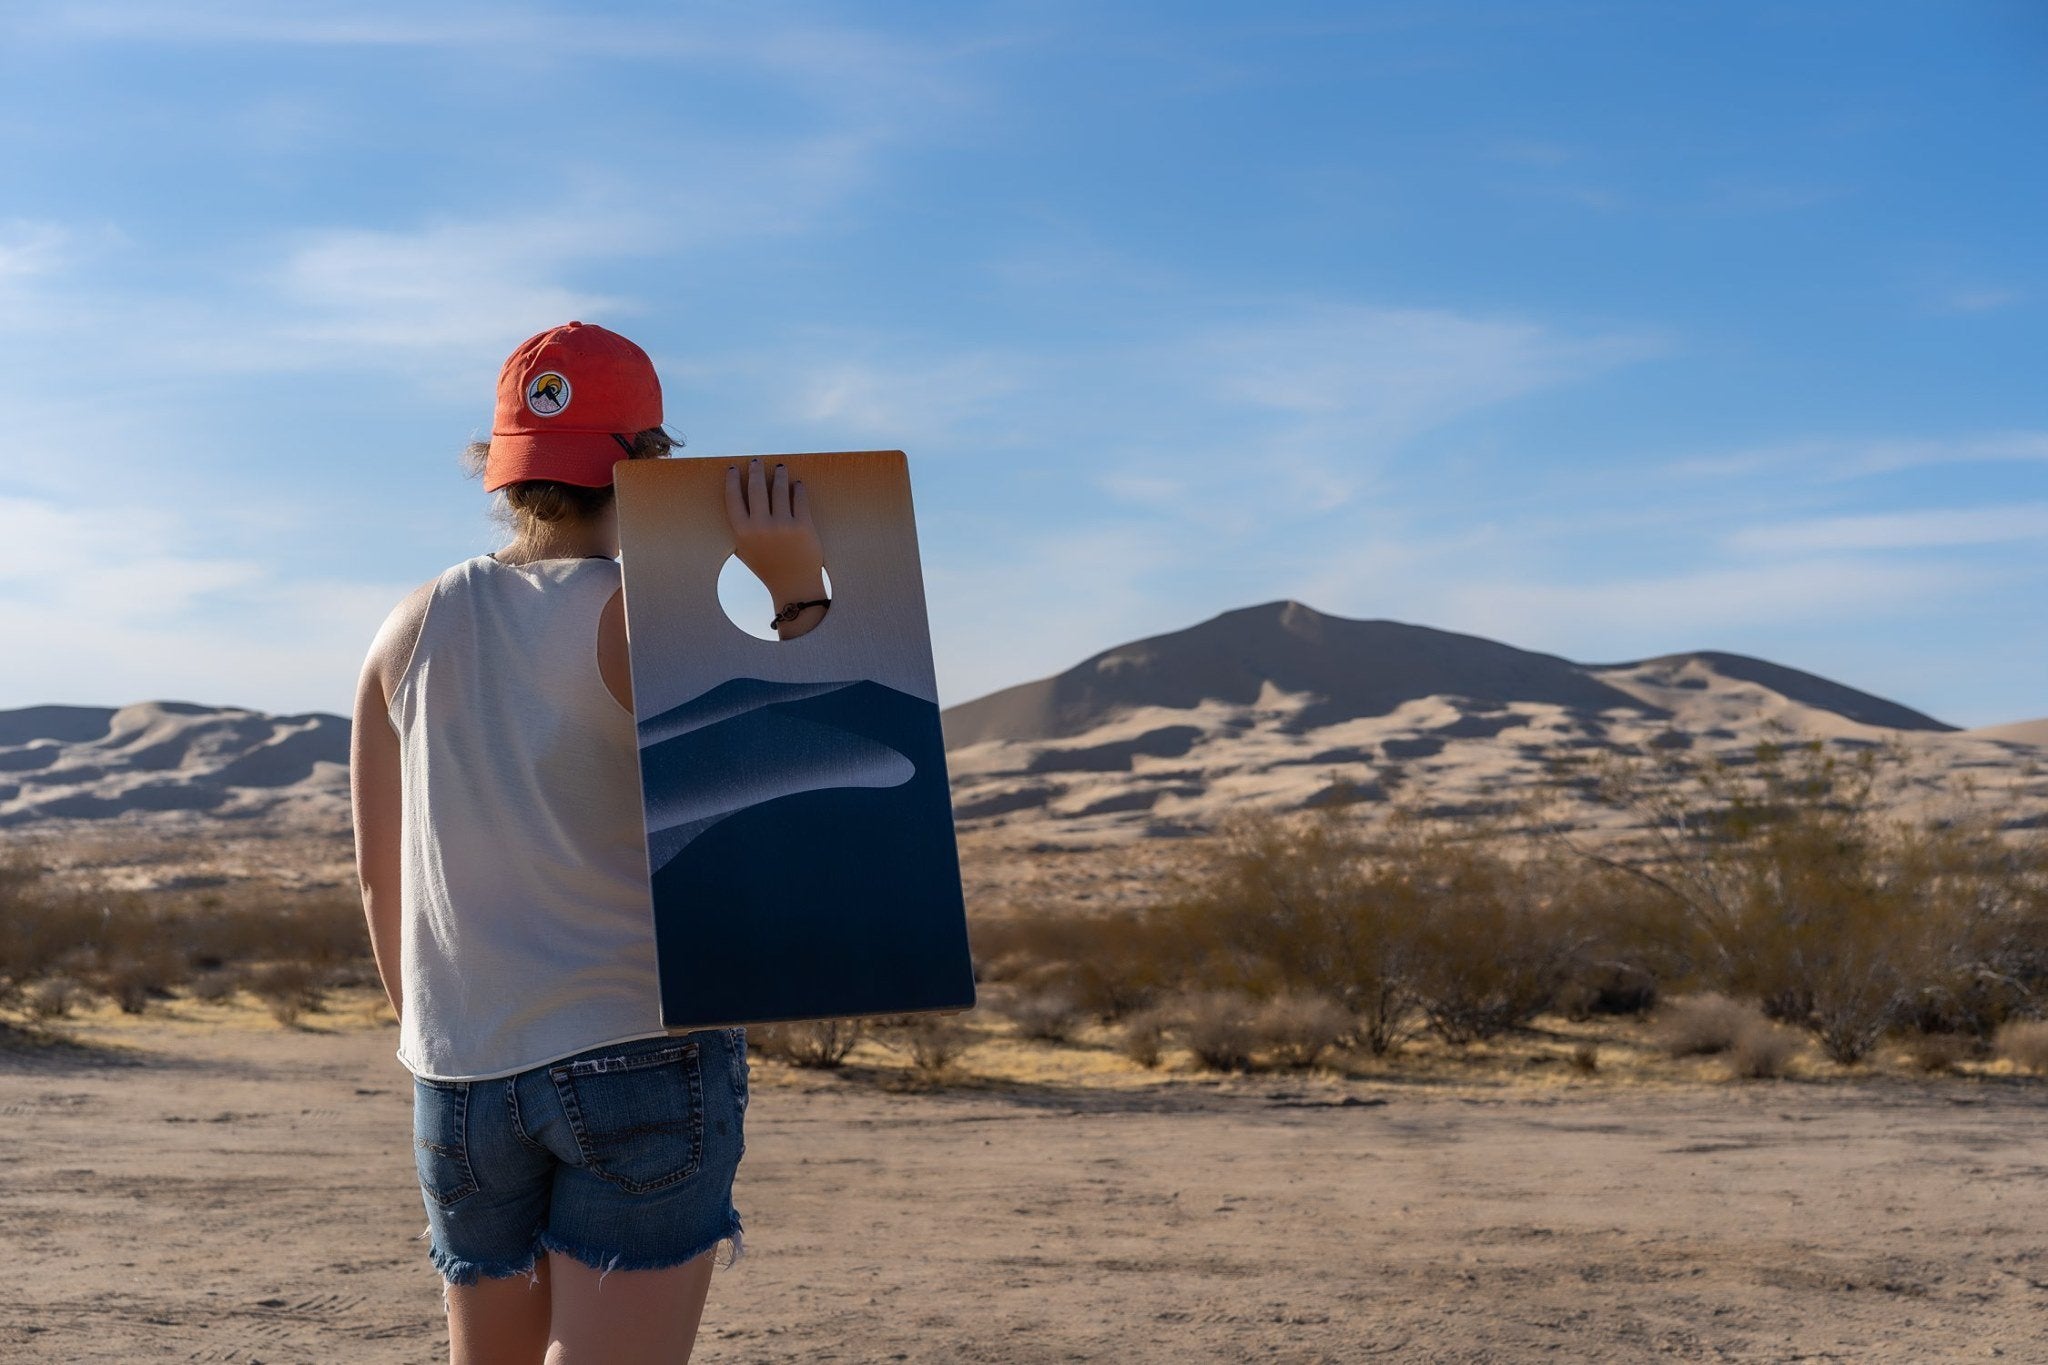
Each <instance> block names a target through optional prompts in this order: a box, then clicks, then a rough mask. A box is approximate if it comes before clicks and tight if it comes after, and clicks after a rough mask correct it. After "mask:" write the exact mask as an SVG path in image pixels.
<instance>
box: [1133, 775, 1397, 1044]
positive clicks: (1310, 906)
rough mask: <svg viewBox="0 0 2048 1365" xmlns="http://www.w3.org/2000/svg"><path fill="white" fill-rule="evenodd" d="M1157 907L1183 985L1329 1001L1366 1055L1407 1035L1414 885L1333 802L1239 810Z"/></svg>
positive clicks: (1193, 851)
mask: <svg viewBox="0 0 2048 1365" xmlns="http://www.w3.org/2000/svg"><path fill="white" fill-rule="evenodd" d="M1189 853H1190V860H1189V862H1188V863H1187V864H1185V865H1183V866H1181V867H1178V868H1176V869H1174V875H1173V881H1174V885H1173V887H1172V889H1171V890H1170V892H1169V894H1168V895H1167V897H1166V898H1165V899H1164V901H1163V902H1162V903H1161V905H1160V906H1159V907H1158V909H1157V910H1155V911H1154V914H1153V917H1154V918H1155V919H1156V920H1157V921H1158V922H1159V923H1160V924H1161V926H1162V927H1163V935H1162V936H1163V939H1164V941H1165V942H1167V943H1170V944H1173V945H1175V948H1176V951H1177V952H1178V953H1179V954H1180V955H1181V958H1180V960H1181V961H1182V963H1183V964H1184V970H1183V973H1182V975H1181V976H1180V977H1179V978H1177V980H1178V981H1179V982H1180V983H1181V984H1183V985H1185V986H1186V987H1189V988H1194V989H1200V988H1210V989H1220V990H1228V991H1238V992H1244V993H1249V994H1254V995H1262V996H1263V995H1271V994H1278V993H1285V992H1301V993H1308V994H1315V995H1321V996H1324V997H1327V998H1328V999H1331V1000H1335V1001H1336V1002H1338V1004H1339V1005H1340V1006H1342V1007H1343V1009H1344V1010H1345V1012H1346V1013H1347V1014H1349V1015H1351V1016H1352V1018H1353V1020H1354V1023H1353V1028H1352V1032H1353V1034H1354V1036H1356V1038H1357V1039H1358V1041H1359V1043H1360V1044H1361V1045H1363V1046H1365V1047H1367V1048H1369V1049H1371V1050H1372V1051H1373V1052H1374V1053H1376V1054H1377V1053H1384V1052H1387V1051H1388V1050H1390V1049H1392V1048H1393V1047H1396V1046H1398V1045H1399V1044H1400V1043H1401V1042H1402V1041H1403V1040H1404V1039H1405V1038H1406V1037H1408V1036H1409V1033H1410V1029H1411V1027H1412V1021H1413V1019H1414V1009H1413V1003H1414V1000H1413V995H1412V993H1411V991H1410V989H1409V981H1410V977H1411V975H1412V969H1413V958H1414V953H1415V939H1416V926H1417V925H1418V924H1419V923H1420V922H1421V918H1422V916H1421V908H1422V907H1420V906H1419V904H1418V901H1417V897H1416V894H1415V888H1414V886H1413V885H1412V884H1411V883H1410V881H1409V880H1408V879H1407V878H1405V877H1404V875H1403V873H1402V871H1401V869H1400V868H1399V867H1398V866H1397V863H1398V859H1397V858H1394V857H1390V856H1388V853H1387V851H1386V850H1385V849H1384V848H1383V847H1382V846H1381V843H1380V841H1379V839H1378V838H1377V837H1375V836H1373V835H1371V834H1369V833H1368V831H1367V829H1366V827H1365V826H1363V825H1362V824H1360V823H1359V822H1358V820H1357V819H1356V817H1355V815H1352V814H1347V812H1346V808H1345V806H1344V805H1343V804H1341V803H1331V804H1326V805H1323V806H1320V807H1318V808H1316V809H1315V810H1314V811H1313V812H1311V813H1309V814H1307V815H1305V816H1304V815H1299V814H1296V815H1281V814H1279V813H1275V812H1267V811H1241V812H1237V813H1236V814H1234V815H1233V816H1232V817H1231V818H1230V819H1229V820H1228V821H1226V823H1225V824H1224V826H1223V828H1222V830H1221V831H1220V835H1219V837H1218V838H1217V839H1215V840H1213V841H1210V842H1207V843H1204V844H1201V845H1196V846H1193V847H1191V848H1190V850H1189Z"/></svg>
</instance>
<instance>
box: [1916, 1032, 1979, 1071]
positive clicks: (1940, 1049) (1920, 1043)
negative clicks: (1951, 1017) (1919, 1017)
mask: <svg viewBox="0 0 2048 1365" xmlns="http://www.w3.org/2000/svg"><path fill="white" fill-rule="evenodd" d="M1971 1043H1972V1040H1971V1039H1970V1038H1968V1037H1966V1036H1965V1035H1963V1034H1960V1033H1916V1034H1914V1035H1912V1037H1910V1038H1908V1039H1907V1040H1906V1059H1907V1060H1908V1061H1910V1062H1911V1063H1912V1064H1913V1066H1914V1068H1915V1069H1916V1070H1919V1071H1924V1072H1927V1073H1928V1074H1929V1075H1937V1074H1940V1073H1944V1072H1949V1071H1954V1070H1955V1069H1956V1068H1957V1067H1958V1066H1960V1065H1962V1064H1963V1062H1964V1061H1966V1060H1967V1059H1968V1058H1969V1056H1970V1053H1971V1051H1972V1046H1971Z"/></svg>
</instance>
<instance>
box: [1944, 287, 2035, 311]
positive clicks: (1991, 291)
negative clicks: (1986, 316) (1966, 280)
mask: <svg viewBox="0 0 2048 1365" xmlns="http://www.w3.org/2000/svg"><path fill="white" fill-rule="evenodd" d="M2025 298H2026V295H2025V294H2024V293H2022V292H2021V291H2020V290H2017V289H1999V288H1977V289H1951V290H1949V291H1948V292H1946V293H1944V294H1943V295H1942V296H1941V297H1940V299H1939V300H1938V301H1937V303H1936V308H1937V310H1938V311H1940V312H1943V313H1965V314H1969V313H1996V312H2000V311H2002V310H2004V309H2007V308H2011V307H2013V306H2014V305H2015V304H2018V303H2020V302H2022V301H2023V300H2024V299H2025Z"/></svg>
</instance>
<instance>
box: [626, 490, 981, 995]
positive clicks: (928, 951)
mask: <svg viewBox="0 0 2048 1365" xmlns="http://www.w3.org/2000/svg"><path fill="white" fill-rule="evenodd" d="M749 458H751V457H748V456H723V457H718V458H710V459H705V458H695V459H661V460H634V461H622V462H620V463H619V464H618V465H617V466H616V479H617V487H618V509H619V549H620V556H619V559H620V565H621V567H622V569H623V571H624V580H625V596H626V631H627V634H628V636H629V638H630V640H631V655H632V671H633V707H634V721H635V723H636V725H637V727H638V730H639V755H640V790H641V799H642V803H643V808H644V812H645V815H646V827H647V864H648V880H649V884H650V886H651V888H652V892H653V901H654V940H655V952H656V959H657V962H658V964H659V976H660V983H661V1020H662V1025H663V1026H664V1027H665V1028H667V1029H669V1030H671V1031H674V1032H682V1031H687V1030H691V1029H700V1028H711V1027H725V1026H730V1025H735V1024H752V1023H768V1022H774V1021H780V1020H797V1019H832V1018H847V1017H857V1016H861V1015H876V1014H909V1013H918V1012H923V1011H929V1010H959V1009H967V1008H970V1007H971V1006H972V1005H973V1004H974V969H973V965H972V961H971V959H970V958H969V956H968V949H967V915H966V906H965V902H964V898H963V895H962V891H961V884H960V857H959V847H958V845H957V843H956V842H955V840H954V834H953V803H952V795H951V789H950V786H949V783H948V781H947V774H946V749H945V742H944V740H943V738H942V736H941V734H940V729H939V692H938V684H937V681H936V675H935V673H934V671H933V667H932V649H931V633H930V629H929V625H928V621H927V618H926V614H925V601H924V577H923V573H922V570H921V568H920V566H919V562H918V554H917V527H916V523H915V521H914V520H913V518H912V515H911V506H910V469H909V464H908V462H907V461H906V460H905V458H904V455H903V452H902V451H900V450H857V451H839V452H832V453H825V454H800V455H763V456H761V457H760V458H761V461H762V463H763V465H764V466H765V467H766V469H767V471H768V474H769V478H770V481H771V482H772V481H773V476H774V467H775V465H776V464H777V463H778V462H779V463H782V464H786V465H788V466H789V478H790V480H791V482H792V483H794V482H795V480H797V479H802V480H803V481H804V492H805V494H806V497H807V500H808V502H809V504H810V510H811V520H812V524H813V525H814V526H815V527H816V528H817V531H818V538H819V541H820V543H821V544H822V545H823V547H824V551H825V571H826V573H827V574H829V575H830V577H831V594H830V595H831V598H832V605H831V606H830V607H829V608H827V609H826V612H825V615H824V618H823V620H821V621H820V622H819V623H818V624H817V625H815V626H813V627H812V628H811V629H810V630H808V631H806V632H805V633H804V634H802V635H799V636H797V637H795V638H793V639H789V640H764V639H760V638H758V637H756V636H753V635H749V634H747V632H745V631H743V630H741V629H740V628H739V627H738V626H736V625H734V624H733V623H732V621H731V620H730V619H729V618H728V617H727V616H726V614H725V609H724V607H722V606H721V605H720V604H719V600H718V577H719V574H720V572H721V571H722V570H723V569H724V567H725V564H726V561H727V559H728V558H730V557H731V555H732V553H733V537H732V528H731V524H730V523H729V522H728V521H727V519H726V513H725V477H726V469H727V467H728V466H730V465H734V464H737V465H738V466H739V467H740V472H741V474H742V476H744V475H745V473H746V470H747V461H748V459H749ZM779 605H780V604H777V603H771V602H770V601H769V600H768V592H767V589H766V588H765V587H764V588H763V589H762V590H761V605H760V610H761V623H762V625H763V626H766V625H767V623H768V618H769V617H771V616H773V615H774V614H775V612H776V611H777V609H778V608H779Z"/></svg>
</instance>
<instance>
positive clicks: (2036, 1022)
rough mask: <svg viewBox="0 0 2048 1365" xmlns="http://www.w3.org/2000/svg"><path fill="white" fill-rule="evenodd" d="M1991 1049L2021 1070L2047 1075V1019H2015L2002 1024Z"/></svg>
mask: <svg viewBox="0 0 2048 1365" xmlns="http://www.w3.org/2000/svg"><path fill="white" fill-rule="evenodd" d="M1992 1050H1993V1051H1994V1052H1995V1053H1996V1054H1997V1055H1998V1056H1999V1057H2001V1058H2003V1059H2004V1060H2006V1061H2008V1062H2011V1063H2012V1064H2013V1065H2014V1066H2016V1067H2018V1068H2019V1069H2020V1070H2022V1071H2031V1072H2033V1073H2034V1074H2035V1075H2037V1076H2048V1019H2016V1020H2014V1021H2012V1022H2011V1023H2008V1024H2006V1025H2004V1026H2003V1027H2001V1028H2000V1029H1999V1030H1998V1033H1997V1035H1996V1037H1995V1039H1994V1041H1993V1042H1992Z"/></svg>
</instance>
